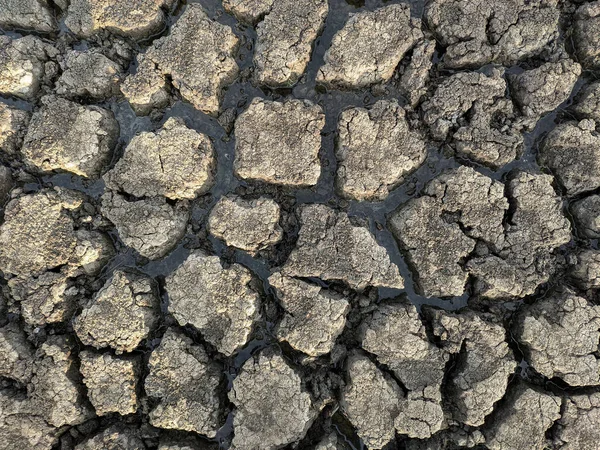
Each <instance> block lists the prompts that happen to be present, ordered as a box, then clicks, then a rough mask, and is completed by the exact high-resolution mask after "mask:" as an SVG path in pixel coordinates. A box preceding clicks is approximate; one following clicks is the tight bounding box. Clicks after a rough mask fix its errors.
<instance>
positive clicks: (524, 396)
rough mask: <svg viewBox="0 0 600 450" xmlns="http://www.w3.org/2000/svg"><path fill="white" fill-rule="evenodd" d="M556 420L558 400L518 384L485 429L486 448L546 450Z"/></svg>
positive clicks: (521, 383)
mask: <svg viewBox="0 0 600 450" xmlns="http://www.w3.org/2000/svg"><path fill="white" fill-rule="evenodd" d="M559 418H560V398H558V397H555V396H554V395H551V394H546V393H543V392H538V391H537V390H535V389H533V388H532V387H529V386H528V385H527V384H525V383H524V382H520V383H518V384H517V385H514V386H512V388H511V389H510V391H509V394H508V397H507V402H506V404H504V405H503V406H502V408H501V409H499V410H498V412H497V413H496V414H494V416H493V419H492V421H491V424H490V425H489V426H488V427H486V428H485V429H484V435H485V437H486V443H485V445H486V446H487V447H488V448H489V449H490V450H509V449H517V448H518V449H523V450H529V449H530V450H537V449H540V448H546V437H545V434H546V431H547V430H548V429H549V428H551V427H552V425H553V423H554V421H556V420H557V419H559Z"/></svg>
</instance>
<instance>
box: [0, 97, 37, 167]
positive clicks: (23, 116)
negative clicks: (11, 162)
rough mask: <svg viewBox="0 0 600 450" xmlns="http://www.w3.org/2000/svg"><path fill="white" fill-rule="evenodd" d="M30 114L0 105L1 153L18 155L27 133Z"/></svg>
mask: <svg viewBox="0 0 600 450" xmlns="http://www.w3.org/2000/svg"><path fill="white" fill-rule="evenodd" d="M30 116H31V115H30V114H29V113H28V112H27V111H21V110H19V109H16V108H13V107H10V106H8V105H6V104H4V103H0V151H1V152H2V153H4V154H7V155H11V156H12V155H16V153H17V152H18V151H19V149H20V148H21V143H22V142H23V138H24V137H25V133H27V126H28V125H29V119H30Z"/></svg>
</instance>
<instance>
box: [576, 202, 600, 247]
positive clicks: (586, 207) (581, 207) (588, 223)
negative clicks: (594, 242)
mask: <svg viewBox="0 0 600 450" xmlns="http://www.w3.org/2000/svg"><path fill="white" fill-rule="evenodd" d="M571 213H572V214H573V218H574V219H575V225H576V226H577V232H578V234H579V235H581V236H583V237H586V238H590V239H598V238H600V195H590V196H589V197H585V198H582V199H581V200H578V201H576V202H574V203H572V204H571Z"/></svg>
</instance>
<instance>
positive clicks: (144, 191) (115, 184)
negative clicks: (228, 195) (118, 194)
mask: <svg viewBox="0 0 600 450" xmlns="http://www.w3.org/2000/svg"><path fill="white" fill-rule="evenodd" d="M215 166H216V159H215V152H214V149H213V146H212V144H211V142H210V139H209V138H208V136H206V135H204V134H200V133H197V132H196V131H194V130H192V129H190V128H188V127H187V126H186V125H185V123H184V121H183V120H182V119H179V118H173V117H171V118H170V119H168V120H167V121H166V122H165V124H164V125H163V126H162V128H161V129H159V130H158V131H156V132H143V133H140V134H138V135H136V136H135V137H134V138H133V139H132V140H131V142H130V143H129V145H128V146H127V148H126V149H125V153H124V155H123V156H122V157H121V159H120V160H119V161H118V162H117V164H116V165H115V167H114V168H113V169H111V170H110V171H109V172H108V173H107V174H106V175H105V176H104V180H105V181H106V184H107V185H108V186H109V187H110V188H111V189H113V190H116V191H124V192H126V193H128V194H131V195H134V196H136V197H146V196H150V197H154V196H161V195H162V196H165V197H167V198H170V199H174V200H177V199H186V198H187V199H193V198H195V197H196V196H197V195H200V194H204V193H205V192H207V191H208V190H209V189H210V188H211V186H212V185H213V183H214V169H215Z"/></svg>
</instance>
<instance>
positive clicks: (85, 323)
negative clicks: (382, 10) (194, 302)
mask: <svg viewBox="0 0 600 450" xmlns="http://www.w3.org/2000/svg"><path fill="white" fill-rule="evenodd" d="M159 313H160V311H159V300H158V297H157V295H156V292H155V287H154V285H153V282H152V279H150V278H148V277H146V276H143V275H138V274H135V273H131V272H124V271H121V270H117V271H115V273H114V274H113V276H112V277H111V278H110V279H109V280H108V281H107V282H106V284H105V285H104V286H103V287H102V289H100V291H98V293H97V294H96V295H95V296H94V298H93V299H92V301H91V302H90V303H89V304H88V305H85V306H84V308H83V311H82V312H81V314H80V315H79V316H77V317H76V318H75V320H74V322H73V328H74V330H75V332H76V333H77V336H78V337H79V339H80V340H81V342H83V343H84V344H85V345H91V346H93V347H96V348H105V347H111V348H113V349H115V350H116V352H117V354H119V353H123V352H131V351H133V350H135V348H136V347H137V346H138V345H139V344H140V343H141V342H142V341H143V340H144V339H146V338H147V337H148V335H149V333H150V332H151V331H152V330H153V329H154V326H155V325H156V322H157V321H158V319H159Z"/></svg>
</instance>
